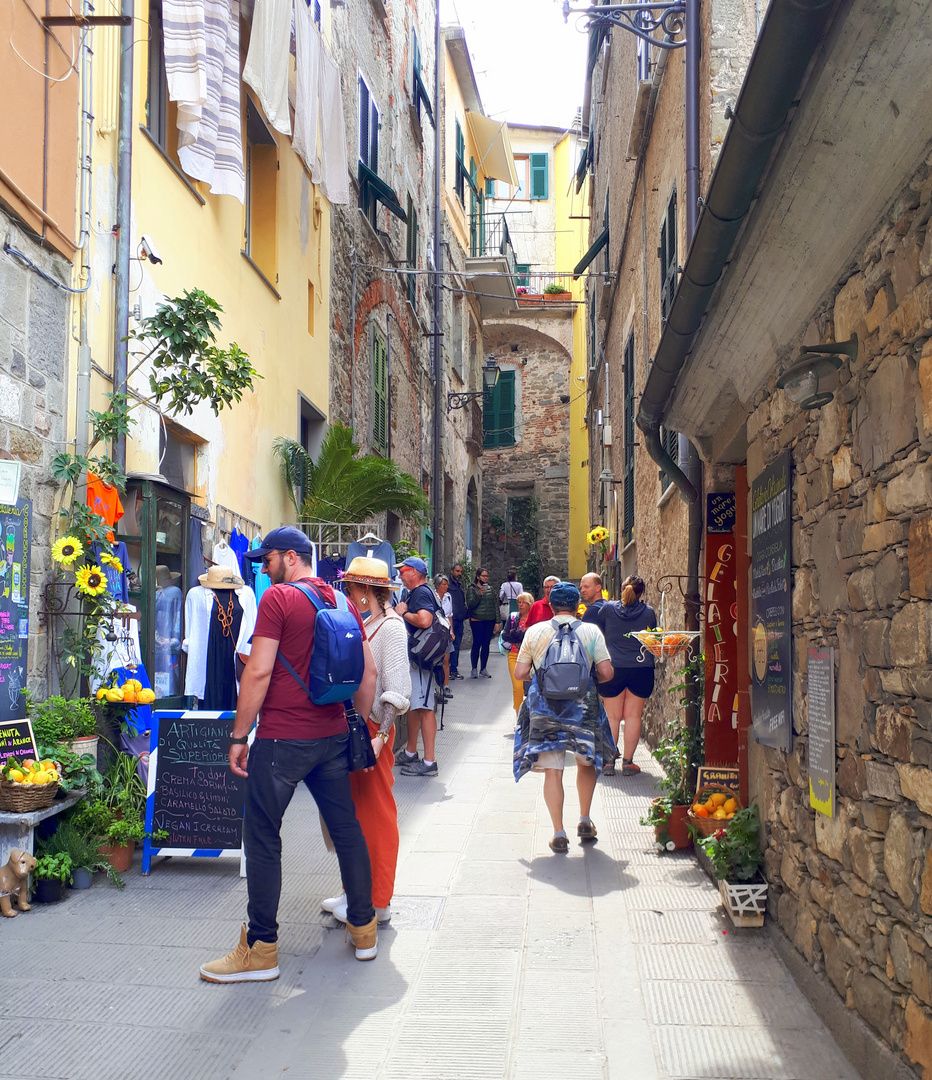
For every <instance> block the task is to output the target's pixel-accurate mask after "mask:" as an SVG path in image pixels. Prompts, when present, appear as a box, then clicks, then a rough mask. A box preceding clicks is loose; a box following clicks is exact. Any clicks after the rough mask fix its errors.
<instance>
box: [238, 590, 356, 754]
mask: <svg viewBox="0 0 932 1080" xmlns="http://www.w3.org/2000/svg"><path fill="white" fill-rule="evenodd" d="M302 580H303V582H304V583H306V584H308V585H311V586H313V587H314V588H316V589H317V591H318V593H320V595H321V596H322V597H323V598H324V600H326V601H327V603H328V604H330V605H331V606H332V605H333V604H334V603H336V598H335V597H334V595H333V589H332V588H331V587H330V586H329V585H328V584H327V583H326V582H324V581H321V580H320V578H303V579H302ZM347 603H348V604H349V609H350V611H351V612H352V613H353V614H354V615H355V616H356V621H357V622H358V623H359V627H360V629H362V619H360V617H359V612H358V611H357V610H356V608H355V607H353V605H352V604H351V603H349V601H347ZM316 619H317V609H316V608H315V607H314V605H313V604H312V603H311V601H310V600H308V598H307V597H306V596H305V595H304V593H303V592H301V590H300V589H296V588H295V587H294V586H293V585H284V584H283V585H270V586H269V587H268V588H267V589H266V590H265V592H264V593H263V594H262V598H261V599H260V601H259V613H258V615H257V617H256V629H255V630H254V631H253V635H252V636H253V637H254V638H257V637H263V638H271V639H272V640H273V641H277V642H278V649H279V652H281V654H282V655H283V656H285V657H286V658H287V660H288V663H289V664H291V666H292V667H293V668H294V669H295V671H296V672H297V673H298V675H300V677H301V679H302V680H303V681H304V682H307V672H308V668H309V667H310V663H311V650H312V649H313V647H314V622H315V620H316ZM365 636H366V632H365V630H363V637H365ZM346 730H347V726H346V713H345V711H344V709H343V703H342V702H340V701H337V702H334V703H333V704H332V705H315V704H314V703H313V702H312V701H311V699H310V698H309V697H308V696H307V694H305V692H304V691H303V690H302V689H301V687H300V686H298V684H297V682H296V680H295V678H294V676H293V675H291V674H290V673H289V671H288V669H287V668H286V667H285V665H284V664H283V663H282V662H281V660H280V659H279V658H276V660H275V667H274V668H273V669H272V677H271V679H270V680H269V689H268V692H267V693H266V695H265V701H263V703H262V708H261V709H260V711H259V726H258V728H257V730H256V738H258V739H322V738H325V737H326V736H327V735H339V734H340V733H341V732H343V731H346Z"/></svg>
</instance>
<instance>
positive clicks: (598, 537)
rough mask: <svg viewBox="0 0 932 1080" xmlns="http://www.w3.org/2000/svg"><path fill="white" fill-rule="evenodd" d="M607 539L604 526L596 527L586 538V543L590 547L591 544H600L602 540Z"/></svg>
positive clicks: (606, 531)
mask: <svg viewBox="0 0 932 1080" xmlns="http://www.w3.org/2000/svg"><path fill="white" fill-rule="evenodd" d="M607 539H608V529H606V528H605V526H604V525H596V526H595V527H594V528H593V529H592V531H591V532H590V533H589V535H588V536H587V537H586V543H587V544H589V545H590V547H591V546H592V545H593V544H601V543H602V541H603V540H607Z"/></svg>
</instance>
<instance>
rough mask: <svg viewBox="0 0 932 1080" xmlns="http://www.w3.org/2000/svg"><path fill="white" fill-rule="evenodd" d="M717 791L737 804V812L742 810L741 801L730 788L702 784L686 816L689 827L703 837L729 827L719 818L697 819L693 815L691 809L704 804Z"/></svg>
mask: <svg viewBox="0 0 932 1080" xmlns="http://www.w3.org/2000/svg"><path fill="white" fill-rule="evenodd" d="M717 791H720V792H721V793H722V794H723V795H727V796H728V798H729V799H734V800H735V802H736V803H737V804H738V810H741V809H743V807H742V806H741V800H740V799H739V798H738V796H737V794H736V793H735V792H734V791H732V790H731V788H727V787H725V786H724V785H722V784H703V785H702V787H701V788H699V790H698V791H697V792H696V797H695V798H694V799H693V801H692V805H691V806H690V808H689V813H687V815H686V817H687V818H688V820H689V823H690V825H692V826H693V827H694V828H695V829H696V830H697V831H698V832H700V833H701V834H702V835H703V836H711V835H712V833H714V832H718V830H719V829H727V828H728V825H729V822H728V821H722V819H721V818H708V817H698V816H697V815H696V814H694V813H693V809H692V808H693V806H695V805H696V803H701V802H705V801H706V799H707V798H708V797H709V796H710V795H714V794H715V793H716V792H717Z"/></svg>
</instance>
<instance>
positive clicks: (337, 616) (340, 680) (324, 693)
mask: <svg viewBox="0 0 932 1080" xmlns="http://www.w3.org/2000/svg"><path fill="white" fill-rule="evenodd" d="M285 584H287V585H291V586H292V587H293V588H295V589H299V590H300V591H301V592H303V593H304V595H305V596H306V597H307V598H308V600H310V602H311V603H312V604H313V605H314V607H315V608H316V609H317V616H316V618H315V620H314V646H313V648H312V649H311V664H310V667H309V669H308V673H307V683H305V682H304V680H303V679H302V678H301V676H300V675H299V674H298V673H297V672H296V671H295V669H294V668H293V667H292V666H291V664H289V663H288V661H287V660H286V659H285V657H284V656H282V652H281V649H279V651H278V658H279V660H281V662H282V663H283V664H284V665H285V667H286V669H287V670H288V672H289V674H290V675H291V676H292V678H293V679H295V681H296V682H297V683H298V684H299V685H300V687H301V689H302V690H303V691H304V692H305V694H307V696H308V697H309V698H310V699H311V701H312V702H313V703H314V704H315V705H332V704H333V703H334V702H336V701H349V700H350V698H351V697H352V696H353V694H355V693H356V691H357V690H358V689H359V684H360V683H361V682H362V676H363V672H364V671H365V668H366V657H365V654H364V652H363V637H362V630H360V628H359V623H358V622H357V621H356V616H355V615H353V613H352V612H351V611H350V609H349V605H348V604H347V602H346V597H345V596H344V595H343V593H341V592H339V590H336V589H335V590H334V595H335V596H336V599H337V603H336V607H333V608H332V607H330V605H329V604H328V603H327V602H326V601H325V600H324V598H323V597H322V596H321V595H320V594H319V593H318V592H317V590H316V589H315V588H313V587H312V586H310V585H306V584H305V583H304V582H303V581H288V582H285Z"/></svg>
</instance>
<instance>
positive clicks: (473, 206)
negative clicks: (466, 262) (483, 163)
mask: <svg viewBox="0 0 932 1080" xmlns="http://www.w3.org/2000/svg"><path fill="white" fill-rule="evenodd" d="M477 176H478V173H477V171H476V159H475V158H470V159H469V254H470V255H471V256H472V257H473V258H475V257H476V256H477V255H481V254H482V252H481V251H480V250H479V208H480V203H479V198H478V196H477V194H476V193H477V191H478V190H479V188H478V186H477V184H476V177H477Z"/></svg>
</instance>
